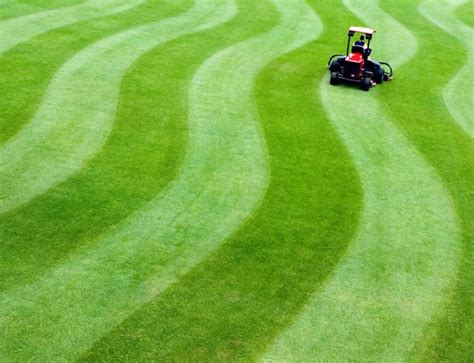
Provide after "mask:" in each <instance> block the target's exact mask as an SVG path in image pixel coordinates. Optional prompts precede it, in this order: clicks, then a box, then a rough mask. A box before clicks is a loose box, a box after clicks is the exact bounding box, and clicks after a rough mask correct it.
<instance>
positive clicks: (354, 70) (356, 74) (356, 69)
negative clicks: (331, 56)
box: [346, 53, 365, 80]
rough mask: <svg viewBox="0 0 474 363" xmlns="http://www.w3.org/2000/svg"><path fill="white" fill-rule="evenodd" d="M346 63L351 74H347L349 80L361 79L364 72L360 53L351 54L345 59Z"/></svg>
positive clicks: (362, 58)
mask: <svg viewBox="0 0 474 363" xmlns="http://www.w3.org/2000/svg"><path fill="white" fill-rule="evenodd" d="M346 62H348V64H349V65H351V66H349V67H348V68H349V69H351V72H349V73H348V74H347V76H349V77H350V78H353V79H355V80H360V79H362V76H363V72H364V63H365V60H364V56H363V55H362V54H360V53H351V54H349V55H348V56H347V57H346Z"/></svg>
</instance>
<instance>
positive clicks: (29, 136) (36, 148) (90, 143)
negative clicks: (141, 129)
mask: <svg viewBox="0 0 474 363" xmlns="http://www.w3.org/2000/svg"><path fill="white" fill-rule="evenodd" d="M210 10H211V9H209V5H208V4H207V3H205V2H203V1H199V2H198V3H197V5H196V6H195V7H194V8H193V9H192V10H191V11H189V12H186V13H185V14H183V15H180V16H178V17H176V18H172V19H169V20H164V21H162V22H158V23H151V24H146V25H143V26H140V27H136V28H133V29H129V30H127V31H124V32H121V33H118V34H115V35H113V36H110V37H108V38H105V39H103V40H100V41H98V42H97V43H95V44H93V45H91V46H89V47H88V48H86V49H85V50H83V51H81V52H80V53H78V54H77V55H76V56H74V57H73V58H72V59H71V60H69V61H68V62H67V63H66V64H65V65H64V66H63V67H62V68H61V69H60V70H59V71H58V72H57V74H56V75H55V77H54V78H53V80H52V81H51V84H50V86H49V87H48V90H47V92H46V95H45V97H44V100H43V102H42V103H41V105H40V106H39V109H38V111H37V113H36V115H35V116H34V117H33V119H32V121H31V122H30V123H29V124H27V125H26V126H25V127H24V128H23V129H22V130H21V131H20V132H19V133H18V134H17V135H16V137H14V138H13V139H10V140H9V141H8V142H7V143H6V144H5V145H3V147H2V148H0V184H1V185H2V186H3V188H2V191H1V194H0V213H5V212H7V211H9V210H11V209H14V208H16V207H18V206H21V205H22V204H24V203H26V202H28V201H30V200H31V199H33V198H35V197H37V196H38V195H41V194H42V193H44V192H46V191H47V190H48V189H50V188H51V187H53V186H54V185H57V184H58V183H60V182H62V181H64V180H66V179H67V178H69V177H70V176H71V175H73V174H74V173H75V172H77V171H78V170H79V169H81V168H82V167H83V166H84V164H85V163H86V162H87V161H88V160H90V159H91V158H92V157H93V156H94V155H95V153H97V152H98V151H99V150H100V149H101V148H102V146H103V145H104V143H105V141H106V140H107V137H108V136H109V134H110V131H111V129H112V126H113V121H114V118H115V109H116V107H117V100H118V96H119V89H120V83H121V81H122V78H123V75H124V73H125V71H126V70H127V68H128V67H129V66H130V65H131V64H132V63H133V62H134V61H136V60H137V59H138V57H139V56H140V55H142V54H143V53H145V52H146V51H148V50H150V49H151V48H153V47H155V46H157V45H158V44H160V43H164V42H167V41H169V40H172V39H174V38H177V37H179V36H182V35H184V34H187V33H190V32H194V31H199V30H203V29H205V28H206V27H207V26H212V25H214V23H212V21H205V22H204V23H203V25H201V23H200V22H201V21H203V20H204V19H205V18H206V17H208V14H209V12H210ZM219 15H220V14H219V13H218V15H217V16H219ZM217 21H220V19H219V18H218V20H217ZM91 90H94V92H91Z"/></svg>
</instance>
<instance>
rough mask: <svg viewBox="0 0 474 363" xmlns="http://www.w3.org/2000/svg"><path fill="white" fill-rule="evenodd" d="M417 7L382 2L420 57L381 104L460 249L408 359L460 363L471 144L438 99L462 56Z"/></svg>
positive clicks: (473, 294) (464, 354)
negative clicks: (450, 219) (441, 192)
mask: <svg viewBox="0 0 474 363" xmlns="http://www.w3.org/2000/svg"><path fill="white" fill-rule="evenodd" d="M419 4H420V1H415V2H414V1H411V0H405V1H402V2H400V1H396V0H384V1H383V2H382V5H383V6H384V8H385V9H387V11H389V10H390V11H391V14H393V16H395V17H397V19H399V21H400V22H403V23H404V25H405V26H407V27H408V28H409V29H410V30H411V31H412V32H414V34H415V35H416V37H417V39H418V43H419V46H420V52H419V54H421V55H422V56H419V57H415V58H413V60H412V61H411V62H410V63H408V64H407V65H405V66H403V68H402V69H400V70H399V71H397V74H398V76H397V82H394V83H393V84H392V85H391V87H390V88H391V89H393V91H391V92H390V93H387V94H385V93H384V94H383V95H382V98H383V100H384V101H385V103H386V104H387V110H388V111H390V113H391V114H392V115H394V121H395V122H396V123H397V124H398V126H399V127H401V128H402V129H403V131H404V134H405V135H406V136H407V137H408V138H409V139H410V141H411V142H412V143H413V144H414V145H416V147H417V148H418V150H420V152H421V153H423V156H424V157H425V159H426V160H428V161H429V162H430V164H431V165H433V167H435V168H436V170H437V171H438V173H439V174H440V176H441V177H442V178H443V181H444V183H445V185H446V187H447V188H449V192H450V193H451V195H452V196H453V200H454V203H455V207H456V211H457V213H458V215H459V224H460V226H461V227H462V237H463V247H462V256H461V259H460V260H461V266H460V268H459V272H458V275H457V278H456V288H455V291H454V293H453V295H452V297H451V299H450V301H449V303H448V304H447V305H446V306H445V308H444V309H443V311H442V312H441V313H440V317H439V318H438V319H437V320H436V321H433V322H432V323H431V324H430V326H429V327H428V329H427V334H426V337H424V338H425V339H423V341H421V342H419V343H418V344H417V345H416V346H415V348H414V350H413V352H412V355H413V357H415V359H421V360H423V361H453V362H465V361H470V360H472V357H473V356H474V345H473V344H472V336H474V283H473V282H474V248H473V247H474V245H473V241H474V220H473V218H472V216H473V215H474V202H473V201H474V190H473V188H472V185H474V140H473V139H472V138H471V137H469V136H468V135H467V134H466V133H465V132H464V131H463V130H462V129H461V128H460V127H458V125H457V124H456V122H455V121H454V120H453V119H452V116H451V115H450V113H449V111H448V110H447V109H446V107H445V105H444V103H443V100H442V97H441V95H442V92H443V89H444V87H445V86H446V84H447V83H448V82H449V81H450V80H451V78H452V76H453V75H454V74H455V73H456V72H457V71H458V69H459V66H453V65H457V64H458V62H459V61H461V60H462V62H464V60H465V59H466V54H465V50H464V49H463V47H462V46H460V44H459V43H458V42H457V41H456V40H455V39H454V38H453V34H449V33H446V32H444V31H443V30H442V29H441V28H439V27H437V26H436V25H434V24H432V23H431V22H429V21H427V20H426V18H424V17H423V16H422V15H421V14H420V13H419V12H418V11H417V9H418V6H419ZM407 14H410V15H409V16H408V15H407ZM413 74H416V75H417V83H416V89H417V92H413V91H412V87H413ZM460 92H467V93H471V92H472V90H471V89H460Z"/></svg>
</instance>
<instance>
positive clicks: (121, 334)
mask: <svg viewBox="0 0 474 363" xmlns="http://www.w3.org/2000/svg"><path fill="white" fill-rule="evenodd" d="M274 2H275V1H274ZM275 4H276V6H277V8H278V9H279V11H280V12H281V13H282V14H284V19H283V23H282V24H281V25H280V26H278V27H277V28H276V29H275V30H273V31H271V32H270V33H268V34H266V35H264V36H261V37H258V38H255V39H252V40H249V41H247V42H244V43H241V44H239V45H237V46H234V47H231V48H228V49H227V50H225V51H223V52H221V53H219V54H217V55H216V56H214V57H213V58H211V59H210V60H209V61H208V62H206V64H205V65H204V66H203V67H202V68H201V71H200V72H199V73H198V75H197V78H198V79H202V80H201V81H199V83H201V84H204V83H209V86H206V88H212V89H215V90H216V91H218V90H220V89H223V90H224V89H226V88H224V87H227V88H230V89H231V90H228V91H226V92H224V91H223V92H224V97H225V99H224V100H223V101H224V102H226V99H227V98H228V99H229V100H228V101H227V102H228V103H231V102H235V101H231V99H232V98H236V99H237V100H239V103H241V102H243V101H244V103H243V104H242V106H241V111H239V112H238V113H237V115H242V116H240V117H242V119H239V120H236V121H235V122H236V124H234V125H233V126H232V127H233V128H234V129H237V130H235V131H233V132H241V131H239V130H238V129H239V128H241V127H242V126H241V125H240V123H241V122H242V120H245V119H246V118H248V117H250V115H251V114H252V113H255V110H254V107H255V106H254V102H253V95H252V93H253V92H252V88H253V87H254V86H253V83H254V82H256V77H257V76H258V75H259V74H260V72H261V71H262V69H263V68H264V67H265V66H266V64H267V63H268V62H270V61H271V60H273V59H274V58H275V57H277V56H279V55H280V53H281V52H289V51H291V50H292V49H293V48H296V47H299V46H300V45H303V43H305V42H307V41H309V40H311V39H312V38H314V37H316V36H318V35H319V34H320V32H321V29H322V25H321V23H320V21H319V19H318V18H317V17H315V15H314V13H313V12H312V10H311V9H310V8H309V7H307V6H306V5H305V4H304V2H303V1H293V2H290V3H289V4H287V3H286V2H275ZM299 14H301V15H299ZM199 74H201V76H199ZM211 86H212V87H211ZM206 93H208V92H206ZM197 94H199V93H197ZM226 94H227V95H228V96H227V95H226ZM211 95H212V98H211V99H210V100H207V101H205V102H203V104H211V103H210V102H209V101H212V99H214V98H215V99H218V92H216V94H214V92H212V94H211ZM231 95H232V97H230V96H231ZM234 96H235V97H234ZM219 107H222V105H219ZM247 115H248V116H247ZM252 117H253V118H256V115H253V116H252ZM254 122H255V121H254ZM245 123H246V122H245ZM244 125H245V124H244ZM244 132H246V131H245V130H244ZM246 133H248V132H246ZM250 182H251V183H253V182H252V181H250ZM296 189H297V188H296ZM234 208H235V207H234ZM260 213H261V209H260V208H259V209H258V215H260ZM216 217H217V219H218V220H217V222H218V223H219V222H220V223H222V221H223V218H224V214H222V215H221V216H217V215H216ZM254 218H255V215H253V216H252V222H251V223H254V222H255V220H254ZM246 227H247V224H246V225H245V226H243V227H242V228H244V229H245V228H246ZM242 228H241V229H242ZM241 229H239V233H240V231H241ZM267 242H268V241H267ZM248 243H249V244H250V243H251V242H250V241H249V242H248ZM245 244H246V243H244V244H241V243H238V245H240V247H239V249H242V248H243V249H245V247H244V246H245ZM264 244H265V242H264ZM229 245H233V246H234V247H230V248H229V247H228V246H229ZM235 245H236V243H235V241H234V237H232V239H231V241H230V242H229V243H226V244H225V247H223V246H221V247H220V248H219V250H218V251H217V252H216V253H215V254H212V257H210V258H208V259H206V261H204V263H203V264H200V265H199V266H197V267H196V268H193V270H192V271H191V273H190V274H187V275H186V276H185V277H184V280H187V282H189V278H188V277H189V276H190V275H194V273H195V272H196V271H200V270H202V269H203V265H204V266H207V265H208V264H209V261H211V262H210V264H212V261H213V260H216V259H217V260H218V259H219V256H221V255H224V256H223V261H220V262H223V265H221V267H222V268H223V269H225V268H224V266H227V267H228V268H229V269H230V271H231V274H232V270H234V272H236V274H237V275H235V276H234V278H236V279H239V275H240V274H241V273H242V272H243V271H235V268H236V267H237V266H233V265H234V263H233V262H231V261H230V260H232V259H230V260H226V258H225V255H226V254H227V253H232V252H234V251H232V252H230V251H231V250H233V249H234V248H235V247H236V246H235ZM256 249H258V248H256ZM264 249H265V248H264ZM226 251H227V252H226ZM254 252H255V251H254ZM237 255H239V253H237ZM216 256H217V257H216ZM234 257H235V256H234ZM243 260H244V261H242V262H243V265H247V267H249V262H250V261H248V260H246V258H245V257H244V258H243ZM225 261H227V262H225ZM217 265H219V263H218V264H217ZM204 268H205V267H204ZM216 269H217V271H218V270H220V269H219V268H216ZM243 269H244V270H245V267H243ZM217 271H216V276H213V275H214V273H211V275H209V276H208V275H206V276H204V277H203V276H200V278H199V280H201V282H203V285H206V283H205V281H208V282H209V286H216V285H217V286H216V290H215V294H212V287H211V288H210V290H209V291H208V292H209V293H210V294H212V296H209V299H210V300H209V303H210V304H211V305H212V306H211V307H210V306H207V308H203V310H207V309H209V308H210V309H211V310H214V309H216V310H217V311H219V310H220V311H221V313H222V314H226V313H228V311H227V310H226V309H225V308H224V309H223V310H221V309H220V308H222V307H223V306H224V305H226V303H225V300H226V299H227V297H225V296H226V294H225V293H223V291H222V286H220V284H219V283H217V284H216V280H219V279H220V278H221V277H219V274H218V273H217ZM198 274H199V272H198ZM242 277H244V276H242ZM214 278H215V279H214ZM229 280H232V279H231V278H228V277H225V278H224V279H223V280H222V281H229ZM224 284H225V282H224ZM184 285H185V286H183V279H180V280H179V282H178V283H177V284H175V285H173V286H172V287H170V290H171V291H170V290H167V292H166V295H164V296H162V297H158V298H157V299H156V300H155V301H153V302H151V303H150V304H148V305H147V306H145V307H144V308H143V309H140V311H138V312H137V313H136V314H134V315H133V316H131V317H130V318H129V319H127V321H126V322H124V323H123V324H122V325H120V326H119V327H117V329H114V331H113V332H111V334H109V335H107V336H106V337H104V339H103V340H102V341H101V342H99V343H98V344H97V345H96V346H95V347H94V348H93V349H91V350H90V351H89V352H88V353H87V356H86V357H87V358H88V360H90V361H97V360H99V361H100V360H101V359H102V358H103V357H105V356H107V357H108V358H109V359H110V357H111V352H113V353H112V357H122V356H123V355H125V356H133V357H134V359H137V360H141V359H142V357H143V359H145V360H147V359H151V358H150V357H153V359H154V360H161V359H165V360H169V359H171V358H170V357H173V358H172V360H176V361H187V360H196V359H197V360H198V361H199V360H200V359H211V360H212V357H213V356H216V357H221V358H222V356H223V355H221V353H223V354H224V355H225V357H226V359H231V358H230V356H231V355H233V353H232V350H233V348H231V347H229V350H227V348H226V342H229V343H230V339H231V337H230V336H228V335H227V333H226V332H222V330H221V329H219V328H218V327H217V326H216V324H217V325H219V322H218V321H216V320H214V319H213V317H217V316H218V315H219V313H214V314H210V315H213V317H211V316H210V315H207V313H206V315H204V316H203V315H202V314H200V313H199V312H198V311H197V310H199V308H200V307H199V308H197V310H194V309H193V307H197V306H196V305H200V304H199V302H198V301H203V300H201V299H203V294H206V293H205V292H203V290H202V287H203V286H200V284H197V285H196V284H193V283H192V282H191V283H190V284H188V283H184ZM186 285H187V286H186ZM190 285H191V286H190ZM188 288H190V290H189V295H188V294H186V293H185V294H184V296H183V295H180V296H179V297H178V298H177V299H178V300H179V301H181V300H180V299H183V298H184V299H185V300H184V301H188V302H190V304H186V306H189V307H190V308H189V310H188V311H183V310H182V309H180V308H179V307H178V306H176V305H175V304H174V303H173V302H175V301H176V300H175V299H170V294H171V295H173V294H174V292H175V291H176V290H178V291H180V290H188ZM234 288H236V289H237V290H234V292H235V294H237V295H240V293H239V292H238V290H239V289H238V287H235V286H234ZM193 289H198V290H199V291H200V294H197V295H194V294H193V293H192V291H193ZM231 289H233V288H232V287H231ZM247 292H248V291H247ZM222 293H223V294H222ZM242 293H244V292H243V291H242ZM244 294H245V293H244ZM199 296H201V297H199ZM188 297H189V298H190V299H191V301H189V300H187V298H188ZM242 299H243V300H245V298H243V297H242ZM204 300H206V299H205V298H204ZM211 300H214V301H213V302H214V304H213V303H212V302H211ZM215 300H218V301H222V304H220V303H217V306H216V301H215ZM260 303H261V302H260ZM156 304H159V305H164V306H166V308H165V311H164V312H163V311H162V310H160V312H157V310H155V306H156ZM178 305H179V304H178ZM237 305H239V303H237ZM257 305H258V304H257ZM256 308H257V309H258V307H257V306H256ZM168 309H169V311H172V314H173V315H174V314H179V315H180V318H178V319H177V320H174V319H172V318H170V319H168V317H169V316H171V315H168V314H167V311H168ZM185 310H186V309H185ZM249 310H250V309H249ZM187 312H191V314H192V315H193V316H194V314H196V320H194V318H192V320H193V321H192V322H189V324H186V321H187V319H186V318H185V316H187ZM258 315H259V314H257V316H258ZM150 316H153V317H156V318H153V319H150ZM222 316H223V315H220V316H219V317H220V318H221V319H222ZM255 318H256V319H259V318H263V317H261V316H260V317H259V318H257V317H256V316H254V319H255ZM267 318H268V317H267ZM245 319H247V318H245ZM245 319H244V321H243V322H242V321H240V324H242V323H243V324H245ZM204 320H205V321H206V323H205V325H206V328H204V327H203V326H202V325H201V324H202V322H203V321H204ZM231 320H234V319H231ZM247 320H248V322H249V323H250V322H251V320H252V319H251V318H248V319H247ZM267 321H270V320H267ZM221 322H222V321H221ZM168 323H169V325H168ZM229 324H230V325H231V326H235V321H232V322H229ZM158 327H159V328H158ZM182 328H184V329H185V331H188V333H184V336H183V334H181V333H182V332H183V329H182ZM203 328H204V329H203ZM168 329H169V330H168ZM196 329H197V331H198V332H200V333H199V337H196V339H193V338H191V337H192V336H193V333H192V331H196ZM215 329H218V330H219V332H222V333H223V334H224V335H225V337H219V338H217V337H216V341H215V342H214V343H213V344H210V345H209V347H207V348H205V349H200V348H198V347H199V346H200V342H205V341H206V338H207V337H209V338H210V339H212V336H213V333H217V332H216V331H215ZM170 330H171V331H170ZM227 330H228V329H227ZM249 330H250V331H252V333H249V334H250V336H252V335H253V334H257V332H256V331H255V326H253V327H249ZM173 332H176V333H177V334H176V335H175V334H174V333H173ZM201 333H202V334H201ZM265 333H267V334H268V330H267V329H266V331H265V332H264V333H263V334H265ZM217 334H219V333H217ZM237 334H238V333H237ZM260 334H262V332H260ZM170 335H171V336H173V339H171V340H169V339H166V338H165V339H164V341H163V340H162V338H163V337H164V336H170ZM235 339H237V340H239V338H235ZM244 339H248V340H251V338H250V337H249V336H247V337H245V338H244ZM234 341H235V340H233V342H234ZM117 342H119V343H118V344H117ZM186 342H189V343H190V344H186ZM122 343H123V344H122ZM204 344H205V343H204ZM214 344H215V345H214ZM230 344H231V345H232V344H233V343H230ZM247 344H248V345H247ZM260 344H261V343H260ZM116 345H119V346H121V347H126V348H120V349H115V348H113V347H115V346H116ZM257 345H258V343H257ZM183 346H185V349H181V347H183ZM219 346H220V347H221V348H224V350H225V353H224V352H222V351H220V349H219V348H218V347H219ZM239 346H240V347H241V349H242V352H243V351H245V353H242V354H239V356H240V357H241V358H242V356H243V355H247V354H248V355H249V356H250V355H251V354H250V352H249V350H250V349H255V347H254V346H253V343H250V341H249V342H242V341H241V342H240V343H239ZM235 353H238V352H235ZM136 354H138V356H136Z"/></svg>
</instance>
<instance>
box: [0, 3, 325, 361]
mask: <svg viewBox="0 0 474 363" xmlns="http://www.w3.org/2000/svg"><path fill="white" fill-rule="evenodd" d="M275 3H276V5H277V6H278V8H279V9H280V11H281V12H282V14H283V20H282V23H281V25H280V26H278V27H277V28H275V29H274V30H273V31H271V32H269V33H266V34H265V35H264V36H261V37H258V38H254V39H252V40H249V41H246V42H243V43H240V44H237V45H235V46H233V47H230V48H227V49H225V50H223V51H221V52H219V53H217V54H216V55H215V56H213V57H212V58H210V59H209V60H208V61H206V62H205V63H204V65H203V66H202V67H201V68H200V69H199V71H198V72H197V74H196V75H195V76H194V78H193V81H192V86H191V89H190V94H189V101H190V110H189V113H190V114H189V143H188V151H187V157H186V160H185V162H184V164H183V168H182V172H181V174H180V176H179V177H178V178H177V179H176V180H175V181H174V182H173V183H172V184H170V185H169V187H168V189H167V190H165V191H164V193H163V194H162V195H160V196H158V197H157V198H156V199H155V200H154V201H152V202H151V203H149V205H148V206H147V207H146V208H144V209H143V210H141V211H140V212H138V213H136V214H134V215H132V216H131V217H130V218H129V220H128V221H127V222H125V223H124V224H123V225H121V226H120V227H117V229H116V230H115V231H114V232H111V233H110V234H109V235H108V236H104V237H103V238H101V239H99V240H98V241H97V242H96V243H95V245H96V247H95V248H94V249H91V250H90V251H82V252H81V253H79V254H78V255H76V256H73V257H71V258H70V260H69V261H68V262H66V263H65V264H64V265H63V266H61V267H59V268H57V269H56V270H54V271H52V272H51V273H49V274H47V275H46V276H44V277H43V278H41V279H40V280H38V281H37V282H35V283H33V284H32V285H30V286H27V287H25V288H22V289H19V290H17V291H10V292H7V293H5V294H4V295H3V296H2V298H1V299H0V311H1V312H2V313H1V315H0V322H1V324H2V326H3V327H4V329H3V332H2V334H1V335H0V339H1V340H2V341H3V342H8V343H9V344H5V345H4V346H3V349H4V353H3V354H7V352H14V354H18V355H15V357H23V358H27V357H31V356H30V355H31V354H33V355H34V356H36V357H39V358H51V357H55V356H56V357H57V356H59V354H61V356H62V357H66V358H67V357H73V356H74V355H75V354H77V352H79V351H81V350H83V349H84V348H86V347H87V346H89V345H90V342H92V341H93V340H95V339H97V338H98V337H100V336H101V335H102V334H104V333H105V332H106V331H108V330H109V329H110V328H111V327H113V326H114V325H116V324H118V323H120V321H122V320H123V319H124V318H125V317H126V316H127V315H129V314H130V313H131V312H133V311H134V309H136V308H137V307H138V306H139V305H141V304H143V303H145V302H146V301H148V300H150V299H151V298H153V297H155V296H156V295H157V294H159V293H160V292H161V291H162V290H163V289H165V288H166V287H167V286H169V284H171V283H172V282H173V281H175V280H176V278H177V277H178V276H179V275H182V274H184V273H185V272H186V271H188V270H189V269H190V268H191V267H192V266H193V265H195V264H196V263H198V262H199V261H201V260H202V259H203V258H205V257H206V256H208V255H209V253H210V252H212V251H213V250H214V249H215V248H216V247H217V246H218V245H219V244H220V243H222V242H223V241H224V240H225V239H226V238H228V237H229V235H231V234H232V233H233V232H234V231H235V230H236V229H237V228H238V227H239V226H240V225H241V224H242V223H243V222H244V221H245V220H246V219H247V218H248V216H249V214H250V213H252V211H253V210H254V209H255V207H256V206H257V205H258V204H259V202H260V200H261V198H262V195H263V193H264V192H265V189H266V187H267V184H268V177H269V176H268V165H267V154H266V148H265V142H264V139H263V135H262V131H261V129H260V125H259V120H258V115H257V111H256V109H255V104H254V99H253V87H254V83H255V79H256V77H257V75H258V73H259V71H260V70H261V69H262V68H263V67H264V66H265V64H267V63H268V62H270V61H271V60H272V59H274V58H275V57H277V56H278V55H280V54H282V53H284V52H288V51H290V50H292V49H294V48H296V47H298V46H300V45H303V44H304V43H306V42H308V41H310V40H311V39H314V38H315V37H316V36H317V35H318V34H319V33H320V29H321V25H320V23H319V22H318V19H317V18H315V17H314V15H313V14H312V12H311V10H310V9H309V8H308V7H307V6H305V4H304V2H303V1H300V0H296V1H293V2H291V3H289V4H287V3H286V2H283V1H281V0H279V1H277V0H275ZM208 4H209V7H210V8H212V9H216V2H215V0H212V1H209V2H208ZM215 11H217V9H216V10H215ZM221 11H222V20H224V19H226V18H229V17H230V16H231V15H233V14H234V11H235V8H234V7H233V4H232V3H229V2H227V3H226V4H225V6H224V5H222V7H221ZM85 322H86V323H85ZM23 331H25V334H22V332H23ZM15 337H18V339H15ZM42 337H44V340H43V341H41V338H42ZM18 344H23V349H24V351H23V352H15V347H14V346H16V345H18ZM35 349H37V351H36V352H34V350H35Z"/></svg>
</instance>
